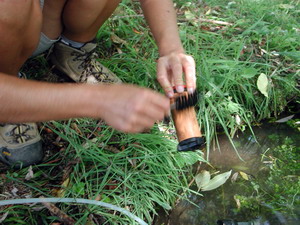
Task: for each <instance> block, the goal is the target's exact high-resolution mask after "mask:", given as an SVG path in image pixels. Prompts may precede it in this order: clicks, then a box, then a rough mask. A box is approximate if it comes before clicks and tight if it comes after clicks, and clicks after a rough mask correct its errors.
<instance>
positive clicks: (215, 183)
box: [201, 170, 231, 191]
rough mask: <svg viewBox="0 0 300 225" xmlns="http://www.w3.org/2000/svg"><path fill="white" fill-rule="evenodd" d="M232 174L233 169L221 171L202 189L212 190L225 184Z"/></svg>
mask: <svg viewBox="0 0 300 225" xmlns="http://www.w3.org/2000/svg"><path fill="white" fill-rule="evenodd" d="M230 175H231V170H230V171H228V172H225V173H221V174H219V175H217V176H215V177H214V178H213V179H211V180H210V181H209V182H208V184H207V185H205V186H203V187H202V188H201V190H202V191H211V190H213V189H216V188H218V187H220V186H221V185H223V184H224V183H225V182H226V181H227V180H228V178H229V177H230Z"/></svg>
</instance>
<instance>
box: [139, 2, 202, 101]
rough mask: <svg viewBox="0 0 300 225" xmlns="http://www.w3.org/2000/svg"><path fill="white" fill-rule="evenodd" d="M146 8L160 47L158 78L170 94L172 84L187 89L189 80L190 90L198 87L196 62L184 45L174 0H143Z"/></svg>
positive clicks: (143, 6)
mask: <svg viewBox="0 0 300 225" xmlns="http://www.w3.org/2000/svg"><path fill="white" fill-rule="evenodd" d="M140 2H141V6H142V9H143V11H144V15H145V17H146V20H147V22H148V24H149V26H150V29H151V31H152V33H153V35H154V38H155V40H156V43H157V45H158V48H159V54H160V58H159V60H158V63H157V79H158V81H159V82H160V84H161V86H162V87H163V88H164V90H165V92H166V93H167V95H168V96H169V97H172V96H173V89H172V87H173V86H174V85H175V86H176V89H177V91H178V92H182V91H183V85H184V79H183V76H182V74H184V75H185V83H186V85H187V88H188V90H189V91H190V92H192V91H193V90H194V89H195V88H196V75H195V62H194V59H193V57H191V56H189V55H186V54H185V51H184V49H183V47H182V44H181V41H180V37H179V33H178V28H177V19H176V13H175V10H174V7H173V2H172V1H171V0H140Z"/></svg>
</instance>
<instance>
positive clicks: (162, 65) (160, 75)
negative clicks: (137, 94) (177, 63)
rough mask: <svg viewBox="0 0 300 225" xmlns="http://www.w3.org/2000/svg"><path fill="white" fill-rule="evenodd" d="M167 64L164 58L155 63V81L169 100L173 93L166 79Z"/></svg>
mask: <svg viewBox="0 0 300 225" xmlns="http://www.w3.org/2000/svg"><path fill="white" fill-rule="evenodd" d="M168 67H169V66H168V62H167V60H166V59H165V58H159V59H158V62H157V81H158V82H159V84H160V85H161V87H162V88H163V89H164V91H165V93H166V95H167V96H168V97H169V98H173V96H174V91H173V87H172V84H171V82H170V80H169V79H168Z"/></svg>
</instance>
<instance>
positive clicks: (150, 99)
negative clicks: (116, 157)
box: [99, 84, 170, 133]
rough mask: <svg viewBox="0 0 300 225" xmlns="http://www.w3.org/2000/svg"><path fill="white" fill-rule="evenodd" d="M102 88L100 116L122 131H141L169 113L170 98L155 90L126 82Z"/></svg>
mask: <svg viewBox="0 0 300 225" xmlns="http://www.w3.org/2000/svg"><path fill="white" fill-rule="evenodd" d="M100 88H102V87H100ZM103 88H104V89H105V91H104V93H102V95H103V97H102V98H101V99H99V101H102V102H101V104H100V106H99V107H101V109H99V116H100V117H101V118H102V119H104V120H105V122H106V123H107V124H108V125H110V126H112V127H113V128H115V129H117V130H119V131H122V132H126V133H136V132H142V131H143V130H145V129H147V128H150V127H152V126H153V124H154V123H155V122H156V121H158V120H162V119H163V118H164V116H165V115H168V114H169V110H170V100H169V99H168V98H167V97H165V96H164V95H162V94H159V93H157V92H155V91H153V90H150V89H147V88H140V87H137V86H133V85H125V84H121V85H103Z"/></svg>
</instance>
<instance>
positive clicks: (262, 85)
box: [257, 73, 269, 98]
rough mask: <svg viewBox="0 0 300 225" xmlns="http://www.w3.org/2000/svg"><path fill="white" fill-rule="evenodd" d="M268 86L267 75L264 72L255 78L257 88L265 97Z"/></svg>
mask: <svg viewBox="0 0 300 225" xmlns="http://www.w3.org/2000/svg"><path fill="white" fill-rule="evenodd" d="M268 86H269V80H268V77H267V76H266V74H264V73H261V74H260V75H259V77H258V79H257V88H258V90H259V91H260V92H261V93H262V94H263V95H264V96H266V97H267V98H268V97H269V95H268Z"/></svg>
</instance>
